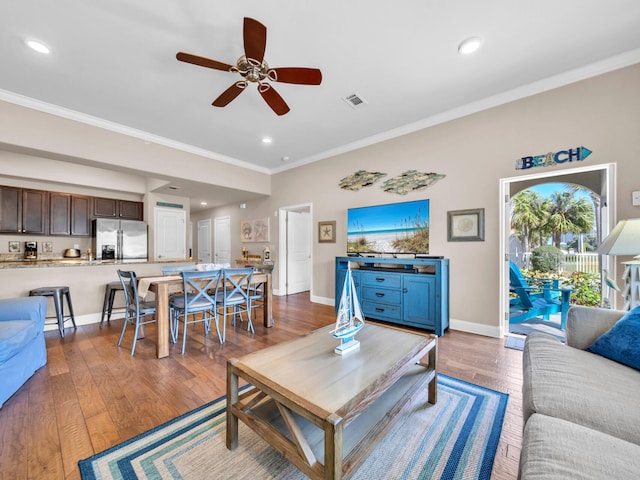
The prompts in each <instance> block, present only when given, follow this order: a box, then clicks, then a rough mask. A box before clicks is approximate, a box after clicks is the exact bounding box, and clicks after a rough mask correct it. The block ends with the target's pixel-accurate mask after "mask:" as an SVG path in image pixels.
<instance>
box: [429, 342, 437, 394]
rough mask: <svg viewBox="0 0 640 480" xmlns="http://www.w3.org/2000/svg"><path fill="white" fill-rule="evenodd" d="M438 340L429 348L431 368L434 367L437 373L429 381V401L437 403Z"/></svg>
mask: <svg viewBox="0 0 640 480" xmlns="http://www.w3.org/2000/svg"><path fill="white" fill-rule="evenodd" d="M437 358H438V341H437V339H436V341H435V345H434V346H433V348H432V349H431V350H429V368H433V370H434V372H435V375H434V376H433V380H431V382H429V403H430V404H432V405H435V404H436V402H437V401H438V365H437V363H436V362H437Z"/></svg>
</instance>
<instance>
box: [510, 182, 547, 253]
mask: <svg viewBox="0 0 640 480" xmlns="http://www.w3.org/2000/svg"><path fill="white" fill-rule="evenodd" d="M547 203H548V202H546V201H545V200H544V199H543V198H542V197H541V196H540V195H539V194H538V193H537V192H534V191H532V190H523V191H521V192H518V193H517V194H515V195H514V196H513V198H512V205H513V209H512V212H511V226H512V227H513V228H514V229H517V230H519V234H516V235H517V236H518V237H519V238H520V240H521V241H522V244H523V245H522V246H523V248H524V251H525V252H530V251H531V247H533V244H534V242H535V238H536V237H538V234H539V230H540V228H541V227H542V225H543V224H544V220H545V218H546V209H547Z"/></svg>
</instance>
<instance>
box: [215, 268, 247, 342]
mask: <svg viewBox="0 0 640 480" xmlns="http://www.w3.org/2000/svg"><path fill="white" fill-rule="evenodd" d="M223 272H224V274H223V279H222V281H221V282H220V285H219V286H218V292H217V293H216V302H217V304H218V308H219V309H220V310H221V312H218V314H219V315H222V316H223V319H224V321H223V324H224V326H225V330H223V339H224V338H225V336H224V335H225V334H226V325H227V315H229V314H231V315H232V316H233V321H232V324H233V325H235V324H236V317H237V316H239V317H240V321H242V314H243V313H246V315H247V331H250V332H252V333H255V330H254V329H253V323H252V322H251V299H250V297H249V287H250V285H251V277H252V276H253V267H246V268H225V269H224V270H223ZM230 308H231V313H229V309H230Z"/></svg>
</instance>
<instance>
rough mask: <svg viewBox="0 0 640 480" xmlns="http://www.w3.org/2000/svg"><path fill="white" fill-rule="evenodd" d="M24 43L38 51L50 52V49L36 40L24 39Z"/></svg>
mask: <svg viewBox="0 0 640 480" xmlns="http://www.w3.org/2000/svg"><path fill="white" fill-rule="evenodd" d="M25 43H26V44H27V46H28V47H29V48H31V49H32V50H35V51H36V52H38V53H51V49H50V48H49V47H47V46H46V45H45V44H44V43H42V42H39V41H38V40H26V41H25Z"/></svg>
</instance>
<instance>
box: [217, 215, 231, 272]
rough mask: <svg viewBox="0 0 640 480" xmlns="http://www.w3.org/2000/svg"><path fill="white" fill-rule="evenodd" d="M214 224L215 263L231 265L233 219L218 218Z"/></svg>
mask: <svg viewBox="0 0 640 480" xmlns="http://www.w3.org/2000/svg"><path fill="white" fill-rule="evenodd" d="M214 222H215V224H214V235H215V242H214V255H215V263H218V264H221V263H228V264H229V265H231V219H230V218H229V217H217V218H216V219H214Z"/></svg>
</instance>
